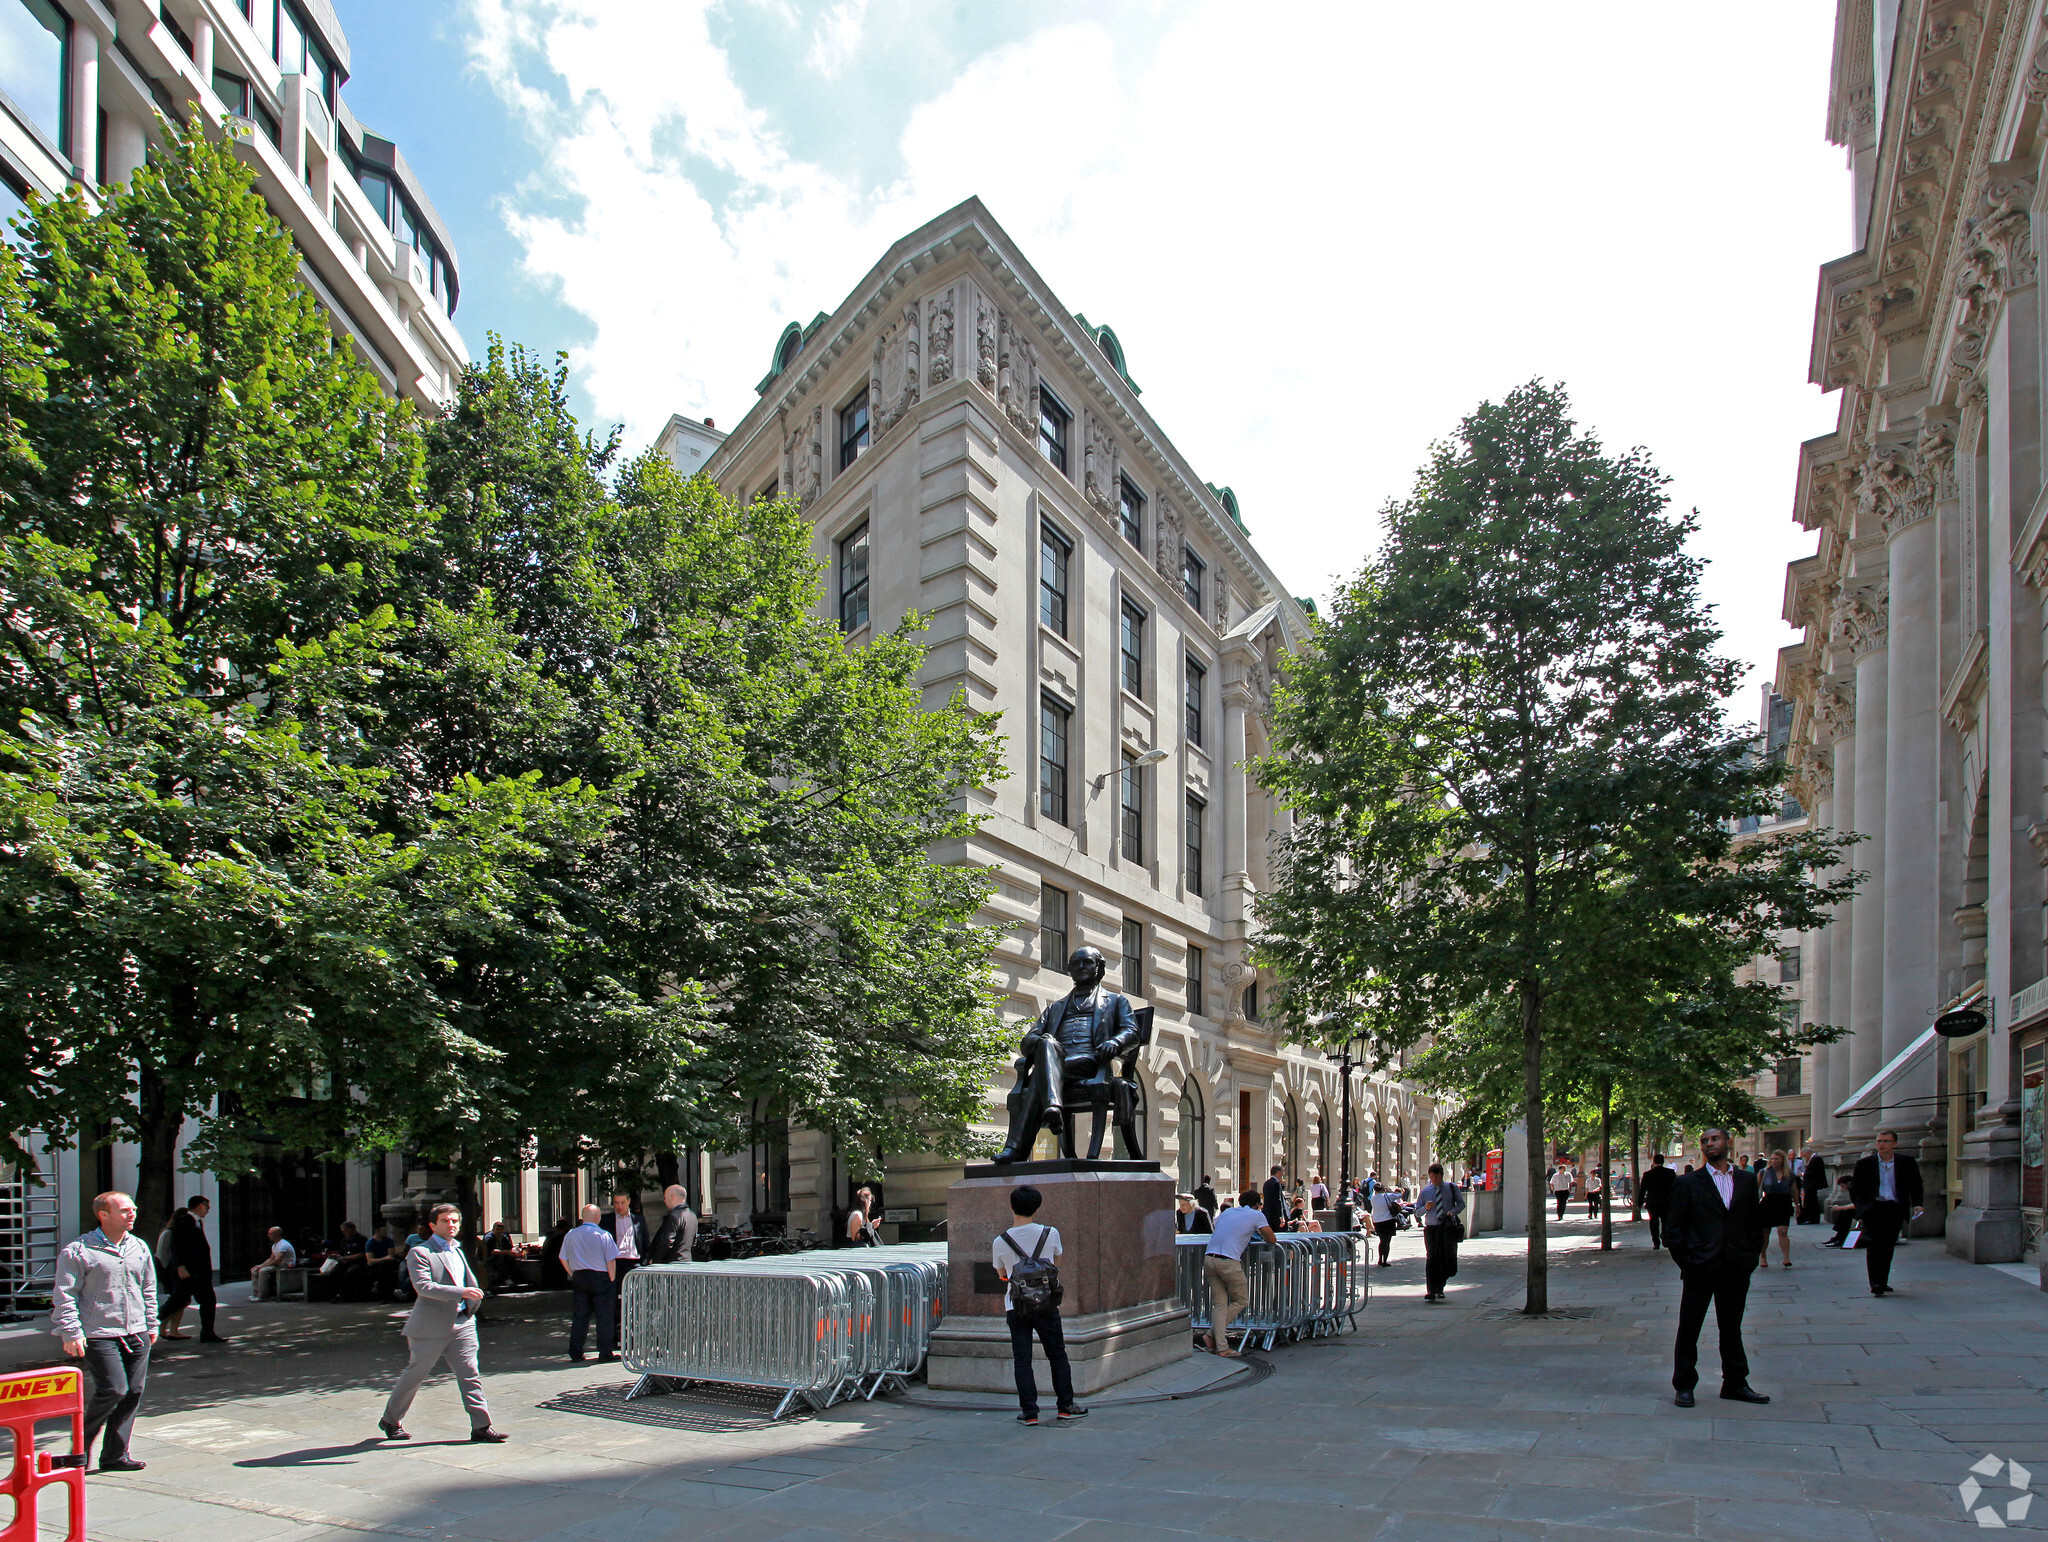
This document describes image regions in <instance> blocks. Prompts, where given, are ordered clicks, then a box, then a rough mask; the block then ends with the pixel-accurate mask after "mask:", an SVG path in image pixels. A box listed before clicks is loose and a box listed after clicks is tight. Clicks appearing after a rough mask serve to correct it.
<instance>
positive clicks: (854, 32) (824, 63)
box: [804, 0, 868, 80]
mask: <svg viewBox="0 0 2048 1542" xmlns="http://www.w3.org/2000/svg"><path fill="white" fill-rule="evenodd" d="M867 15H868V0H840V4H838V5H835V6H833V7H832V9H831V10H829V11H827V12H826V13H825V15H824V18H823V19H822V20H821V21H820V22H819V23H818V29H817V32H816V33H815V34H814V35H813V36H812V38H811V51H810V53H809V54H807V55H806V56H805V58H804V63H805V64H807V65H809V66H810V67H811V68H812V69H814V70H816V71H817V72H818V73H819V74H820V75H823V76H824V77H825V78H826V79H827V80H832V79H835V78H836V77H837V76H838V75H839V74H840V73H841V72H842V71H843V70H845V68H846V67H847V65H849V64H850V63H852V62H853V56H854V55H855V53H857V52H858V51H859V49H860V43H861V29H862V26H863V24H864V23H865V22H866V21H867Z"/></svg>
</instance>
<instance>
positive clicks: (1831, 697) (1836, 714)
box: [1811, 680, 1856, 748]
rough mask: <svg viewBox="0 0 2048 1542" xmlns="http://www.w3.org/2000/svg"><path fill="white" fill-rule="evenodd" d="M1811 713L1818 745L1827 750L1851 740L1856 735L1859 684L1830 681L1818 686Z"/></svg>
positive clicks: (1845, 681) (1847, 681)
mask: <svg viewBox="0 0 2048 1542" xmlns="http://www.w3.org/2000/svg"><path fill="white" fill-rule="evenodd" d="M1811 711H1812V713H1813V725H1814V735H1813V740H1814V743H1815V744H1816V745H1819V746H1821V747H1823V748H1825V747H1826V746H1828V745H1831V744H1833V743H1834V742H1835V741H1836V740H1837V739H1844V738H1847V737H1848V736H1849V735H1850V734H1853V733H1854V732H1855V731H1856V682H1855V681H1854V680H1830V681H1827V682H1825V683H1823V684H1822V685H1820V686H1818V687H1817V688H1816V689H1815V690H1814V693H1813V704H1812V708H1811Z"/></svg>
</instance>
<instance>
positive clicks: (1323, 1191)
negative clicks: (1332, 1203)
mask: <svg viewBox="0 0 2048 1542" xmlns="http://www.w3.org/2000/svg"><path fill="white" fill-rule="evenodd" d="M1308 1197H1309V1198H1310V1199H1316V1200H1323V1199H1328V1198H1329V1197H1330V1186H1329V1185H1328V1184H1327V1183H1324V1182H1322V1181H1321V1180H1320V1179H1318V1180H1317V1181H1316V1182H1314V1183H1311V1184H1310V1185H1309V1186H1308Z"/></svg>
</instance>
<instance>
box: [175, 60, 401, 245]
mask: <svg viewBox="0 0 2048 1542" xmlns="http://www.w3.org/2000/svg"><path fill="white" fill-rule="evenodd" d="M214 78H215V79H216V80H218V79H219V78H220V77H219V76H215V77H214ZM356 185H357V186H358V187H360V188H361V189H362V190H363V196H364V197H365V198H367V199H369V201H370V207H371V208H373V209H375V210H376V211H377V218H378V219H380V220H382V221H383V222H384V223H385V224H386V225H389V224H390V223H391V184H390V183H389V182H387V181H385V179H384V178H383V177H381V176H379V175H378V174H377V173H376V172H374V171H370V170H368V169H367V168H365V167H361V166H358V167H357V168H356Z"/></svg>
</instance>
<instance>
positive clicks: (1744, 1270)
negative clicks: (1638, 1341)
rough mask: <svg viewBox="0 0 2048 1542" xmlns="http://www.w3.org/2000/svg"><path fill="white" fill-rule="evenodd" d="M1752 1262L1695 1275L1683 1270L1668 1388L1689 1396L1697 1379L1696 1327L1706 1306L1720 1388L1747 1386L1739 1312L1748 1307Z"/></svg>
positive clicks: (1698, 1334) (1745, 1355)
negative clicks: (1715, 1340)
mask: <svg viewBox="0 0 2048 1542" xmlns="http://www.w3.org/2000/svg"><path fill="white" fill-rule="evenodd" d="M1754 1263H1755V1261H1754V1260H1753V1259H1748V1258H1744V1259H1741V1260H1739V1261H1737V1262H1734V1263H1730V1264H1724V1265H1719V1266H1716V1267H1712V1268H1707V1269H1701V1270H1697V1271H1694V1270H1690V1269H1688V1270H1687V1271H1685V1274H1684V1280H1685V1286H1684V1289H1683V1290H1682V1291H1681V1293H1680V1295H1679V1298H1678V1346H1677V1348H1676V1350H1675V1351H1674V1352H1673V1354H1672V1362H1671V1385H1672V1386H1673V1387H1675V1388H1677V1389H1678V1390H1679V1391H1680V1392H1690V1391H1692V1389H1693V1388H1694V1387H1696V1386H1698V1385H1699V1380H1700V1328H1701V1327H1702V1326H1703V1325H1704V1324H1705V1323H1706V1320H1707V1307H1708V1305H1709V1304H1710V1303H1711V1304H1712V1306H1713V1308H1714V1325H1715V1326H1716V1327H1717V1328H1719V1329H1720V1330H1721V1385H1722V1386H1723V1387H1724V1388H1725V1387H1743V1386H1747V1385H1748V1384H1749V1356H1748V1355H1747V1354H1745V1353H1743V1349H1742V1309H1743V1307H1745V1306H1746V1305H1748V1303H1749V1277H1750V1275H1751V1274H1752V1273H1753V1272H1754Z"/></svg>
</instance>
